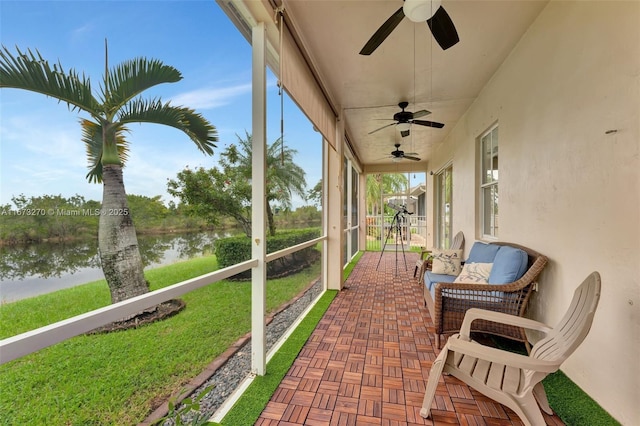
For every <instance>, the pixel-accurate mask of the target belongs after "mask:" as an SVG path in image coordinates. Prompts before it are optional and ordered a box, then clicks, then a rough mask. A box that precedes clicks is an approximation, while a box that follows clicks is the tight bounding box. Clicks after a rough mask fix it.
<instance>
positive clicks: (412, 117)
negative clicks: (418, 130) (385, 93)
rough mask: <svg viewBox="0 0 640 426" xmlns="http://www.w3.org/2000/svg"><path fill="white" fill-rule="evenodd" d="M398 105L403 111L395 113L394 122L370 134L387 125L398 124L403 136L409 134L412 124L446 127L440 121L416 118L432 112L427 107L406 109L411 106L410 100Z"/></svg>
mask: <svg viewBox="0 0 640 426" xmlns="http://www.w3.org/2000/svg"><path fill="white" fill-rule="evenodd" d="M398 106H399V107H400V109H401V110H402V111H400V112H396V113H395V114H393V121H394V122H393V123H391V124H386V125H384V126H382V127H380V128H378V129H375V130H373V131H371V132H369V134H372V133H375V132H377V131H379V130H382V129H386V128H387V127H390V126H398V130H400V134H401V135H402V137H405V136H409V128H410V126H411V124H417V125H420V126H427V127H435V128H438V129H441V128H443V127H444V124H442V123H438V122H435V121H428V120H416V118H418V117H424V116H425V115H429V114H431V112H430V111H427V110H426V109H423V110H420V111H416V112H411V111H405V108H406V107H408V106H409V102H400V103H399V104H398Z"/></svg>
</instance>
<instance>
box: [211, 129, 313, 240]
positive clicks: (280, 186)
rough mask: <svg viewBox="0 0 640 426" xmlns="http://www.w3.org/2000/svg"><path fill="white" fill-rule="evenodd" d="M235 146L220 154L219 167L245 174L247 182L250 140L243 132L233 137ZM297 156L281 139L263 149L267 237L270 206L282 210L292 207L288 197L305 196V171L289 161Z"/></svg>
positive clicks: (272, 227)
mask: <svg viewBox="0 0 640 426" xmlns="http://www.w3.org/2000/svg"><path fill="white" fill-rule="evenodd" d="M236 137H237V139H238V146H236V145H235V144H232V145H230V146H229V147H228V148H227V149H226V150H225V151H224V152H223V153H222V154H220V157H221V159H220V163H221V164H222V165H223V166H225V165H228V166H231V167H237V168H239V169H240V170H242V172H243V173H244V174H245V178H246V179H247V180H249V179H251V158H252V157H251V150H252V147H251V144H252V137H251V135H250V134H249V133H248V132H246V131H245V138H244V139H243V138H241V137H240V136H239V135H236ZM295 154H297V151H296V150H295V149H291V148H289V147H287V146H286V145H285V144H284V141H283V140H282V138H278V139H276V140H275V141H274V142H273V143H272V144H271V145H269V146H267V153H266V161H267V176H266V178H267V188H266V191H267V205H266V209H267V223H268V226H269V234H270V235H275V233H276V227H275V221H274V220H273V209H272V206H271V204H272V203H278V204H279V205H280V207H282V209H283V210H286V209H290V208H291V206H292V196H293V195H294V194H297V195H299V196H301V197H303V198H304V197H305V196H306V187H307V182H306V179H305V171H304V169H303V168H302V167H300V166H298V165H297V164H295V163H294V162H293V157H294V156H295Z"/></svg>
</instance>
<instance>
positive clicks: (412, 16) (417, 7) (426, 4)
mask: <svg viewBox="0 0 640 426" xmlns="http://www.w3.org/2000/svg"><path fill="white" fill-rule="evenodd" d="M440 3H441V1H440V0H433V1H429V0H405V1H404V5H403V6H402V11H403V13H404V15H405V16H406V17H407V18H409V20H410V21H412V22H424V21H426V20H427V19H429V18H431V17H432V16H433V14H434V13H435V11H436V10H438V8H439V7H440Z"/></svg>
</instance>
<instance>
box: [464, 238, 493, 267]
mask: <svg viewBox="0 0 640 426" xmlns="http://www.w3.org/2000/svg"><path fill="white" fill-rule="evenodd" d="M500 247H501V246H499V245H497V244H487V243H483V242H480V241H476V242H475V243H473V246H472V247H471V251H470V252H469V257H468V258H467V261H466V262H465V263H493V259H494V258H495V257H496V253H497V252H498V250H500Z"/></svg>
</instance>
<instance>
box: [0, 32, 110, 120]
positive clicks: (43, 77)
mask: <svg viewBox="0 0 640 426" xmlns="http://www.w3.org/2000/svg"><path fill="white" fill-rule="evenodd" d="M16 52H17V54H16V55H13V54H12V53H11V52H10V51H9V49H7V48H6V47H5V46H4V45H3V46H2V49H0V88H5V87H6V88H14V89H23V90H28V91H31V92H36V93H42V94H44V95H46V96H50V97H52V98H55V99H58V100H59V101H61V102H66V103H67V105H68V106H69V108H70V109H71V110H83V111H87V112H88V113H90V114H91V115H93V116H97V115H98V114H99V113H100V104H99V103H98V101H97V100H96V99H95V98H94V97H93V95H92V94H91V82H90V80H89V78H88V77H85V76H84V74H83V75H82V77H80V76H79V75H78V73H77V72H75V71H74V70H73V69H70V70H69V71H67V72H65V71H64V70H63V68H62V65H61V64H60V62H58V63H57V64H54V65H53V67H52V66H51V65H50V64H49V62H48V61H47V60H45V59H43V58H42V55H40V52H38V51H37V50H36V52H35V53H33V52H32V51H31V50H29V49H27V52H26V53H23V52H21V51H20V49H18V48H17V47H16Z"/></svg>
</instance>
